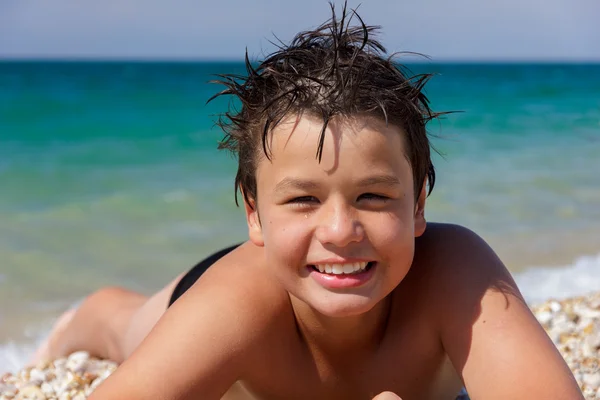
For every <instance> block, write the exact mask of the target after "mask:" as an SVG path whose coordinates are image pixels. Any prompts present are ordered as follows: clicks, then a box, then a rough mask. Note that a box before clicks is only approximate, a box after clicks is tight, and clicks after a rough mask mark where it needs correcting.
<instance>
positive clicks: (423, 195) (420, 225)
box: [415, 179, 427, 237]
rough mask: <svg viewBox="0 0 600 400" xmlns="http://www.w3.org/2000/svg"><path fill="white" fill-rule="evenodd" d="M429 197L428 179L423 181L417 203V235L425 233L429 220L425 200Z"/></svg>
mask: <svg viewBox="0 0 600 400" xmlns="http://www.w3.org/2000/svg"><path fill="white" fill-rule="evenodd" d="M426 199H427V179H425V182H423V186H422V187H421V192H420V193H419V198H418V199H417V202H416V204H415V237H419V236H421V235H422V234H423V233H425V228H427V221H426V220H425V200H426Z"/></svg>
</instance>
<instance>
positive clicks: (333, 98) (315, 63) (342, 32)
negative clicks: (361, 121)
mask: <svg viewBox="0 0 600 400" xmlns="http://www.w3.org/2000/svg"><path fill="white" fill-rule="evenodd" d="M330 5H331V13H332V16H331V18H330V19H329V20H328V21H327V22H325V23H324V24H322V25H321V26H319V27H318V28H316V29H315V30H312V31H306V32H301V33H299V34H297V35H296V36H295V37H294V39H293V40H292V41H291V43H290V44H289V45H286V44H284V43H281V42H280V43H279V44H277V50H276V51H275V52H274V53H272V54H270V55H268V56H267V57H266V58H265V60H264V61H263V62H262V63H260V65H258V66H257V67H254V66H253V65H252V63H251V62H250V60H249V58H248V52H246V72H247V75H245V76H241V75H233V74H226V75H219V78H220V79H219V80H216V81H213V82H216V83H220V84H223V85H225V87H226V88H225V90H223V91H221V92H220V93H218V94H216V95H215V96H213V97H212V98H211V99H210V100H212V99H214V98H215V97H218V96H222V95H233V96H234V97H235V98H237V99H238V100H239V101H240V102H241V109H240V110H237V109H230V110H229V111H227V112H226V113H224V114H223V115H221V117H220V119H219V122H218V125H219V126H220V127H221V128H222V129H223V131H224V132H225V137H224V139H223V141H222V142H221V143H220V145H219V148H220V149H223V148H224V149H229V150H231V151H232V152H233V153H234V154H235V155H236V156H237V158H238V171H237V175H236V178H235V188H236V204H237V190H238V189H241V190H242V192H243V195H244V199H245V201H246V202H247V203H248V204H252V202H251V201H250V200H254V201H257V193H256V167H257V163H258V161H259V160H260V159H261V157H262V156H263V155H264V156H266V157H267V158H268V159H270V149H269V145H268V140H267V138H268V135H269V132H271V130H272V129H273V128H274V127H275V126H277V124H278V123H280V122H281V121H282V119H283V118H285V117H286V116H289V115H291V114H301V113H307V114H310V115H314V116H317V117H322V119H323V128H322V131H321V135H320V137H319V142H318V144H317V147H316V158H317V159H318V160H319V161H320V160H321V155H322V151H323V142H324V137H325V131H326V128H327V124H328V122H329V121H330V120H331V118H332V117H334V116H352V115H358V114H361V115H370V116H375V117H377V118H380V119H382V120H384V121H385V122H386V123H391V124H394V125H396V126H398V127H401V128H402V129H403V130H404V132H405V133H406V138H405V143H406V145H407V146H406V147H407V152H408V154H406V155H405V156H406V157H408V159H409V161H410V164H411V167H412V170H413V178H414V185H415V186H414V190H415V196H417V197H418V195H419V193H420V191H421V187H422V185H423V182H424V180H425V179H426V178H427V180H428V185H429V192H431V190H432V189H433V186H434V183H435V170H434V167H433V164H432V162H431V154H430V144H429V139H428V137H427V132H426V129H425V125H426V124H427V122H429V121H430V120H431V119H433V118H436V117H438V116H439V115H440V113H434V112H432V111H431V109H430V107H429V101H428V99H427V97H426V96H425V95H424V94H423V91H422V90H423V87H424V85H425V84H426V82H427V81H428V80H429V78H430V77H431V75H430V74H420V75H414V76H412V77H407V75H405V73H404V72H403V71H402V67H400V66H398V65H397V63H395V62H394V61H393V55H392V56H387V55H386V50H385V48H384V47H383V46H382V45H381V43H380V42H379V41H377V40H376V39H375V38H374V33H375V32H376V31H377V30H378V29H379V27H377V26H367V25H365V23H364V22H363V20H362V19H361V18H360V16H359V15H358V14H357V13H356V10H351V11H348V10H347V8H346V4H344V6H343V9H342V15H341V16H340V17H339V18H338V17H337V15H336V12H335V6H334V5H333V4H330ZM353 20H357V21H358V24H356V25H351V22H352V21H353ZM210 100H209V101H210ZM261 153H262V154H261Z"/></svg>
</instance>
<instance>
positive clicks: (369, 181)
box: [356, 175, 400, 187]
mask: <svg viewBox="0 0 600 400" xmlns="http://www.w3.org/2000/svg"><path fill="white" fill-rule="evenodd" d="M399 184H400V180H399V179H398V178H397V177H395V176H393V175H374V176H369V177H367V178H364V179H361V180H360V181H358V183H357V184H356V185H357V186H359V187H364V186H374V185H386V186H396V185H399Z"/></svg>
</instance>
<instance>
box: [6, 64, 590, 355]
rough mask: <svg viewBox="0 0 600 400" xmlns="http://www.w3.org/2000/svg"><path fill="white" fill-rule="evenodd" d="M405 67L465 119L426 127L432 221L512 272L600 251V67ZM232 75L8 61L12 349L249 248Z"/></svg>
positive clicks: (188, 67)
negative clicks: (101, 296)
mask: <svg viewBox="0 0 600 400" xmlns="http://www.w3.org/2000/svg"><path fill="white" fill-rule="evenodd" d="M410 68H411V69H412V70H413V71H414V72H437V73H438V76H436V77H435V78H434V79H433V80H432V81H431V83H430V85H429V86H428V89H427V93H428V95H429V97H430V100H431V102H432V106H433V108H434V109H436V110H461V111H462V112H461V113H456V114H452V115H448V116H446V117H445V118H444V119H442V120H441V121H440V122H433V123H431V124H430V126H429V129H430V131H431V133H432V134H433V135H435V136H438V138H435V139H434V144H435V146H436V147H437V148H438V149H439V150H440V151H441V152H442V153H443V154H444V156H443V158H442V157H439V156H436V166H437V170H438V181H437V184H436V188H435V190H434V192H433V194H432V196H431V197H430V198H429V203H428V209H427V217H428V219H429V220H436V221H451V222H457V223H461V224H465V225H467V226H469V227H470V228H472V229H474V230H475V231H477V232H478V233H479V234H481V235H482V236H483V237H484V238H486V239H487V240H488V241H489V242H490V243H491V244H492V246H493V247H494V248H495V249H496V250H497V252H498V253H499V254H500V256H501V258H502V259H503V260H504V261H505V263H506V264H507V265H508V267H509V268H510V269H511V270H512V271H514V272H515V273H518V271H521V270H523V269H527V268H529V269H533V268H537V267H543V266H556V267H560V266H568V265H572V264H574V263H576V260H577V259H578V257H580V256H584V255H591V256H593V255H596V254H598V253H600V65H521V64H514V65H513V64H506V65H496V64H488V65H475V64H470V65H458V64H447V65H445V64H423V65H411V67H410ZM224 72H237V73H242V72H243V65H242V64H241V63H216V62H215V63H60V62H52V63H42V62H5V63H0V346H1V345H2V343H7V342H8V341H9V340H14V341H17V342H20V341H21V342H23V341H24V342H26V341H27V340H29V339H30V338H31V337H32V335H33V336H35V332H38V331H37V330H36V329H38V328H39V327H37V325H36V324H39V325H40V326H45V325H44V324H45V323H46V322H47V320H48V319H50V318H52V317H54V316H55V315H56V314H57V313H58V312H59V311H60V310H61V309H63V308H64V307H65V306H66V305H68V304H70V303H71V302H73V301H75V300H77V299H79V298H81V296H83V295H84V294H85V293H88V292H89V291H90V290H93V289H95V288H98V287H100V286H102V285H106V284H121V285H126V286H129V287H132V288H135V289H138V290H141V291H143V292H146V293H149V292H151V291H152V290H155V289H157V288H159V287H161V286H162V285H164V284H165V283H166V282H167V281H169V280H170V279H172V278H173V277H174V276H176V275H177V274H179V273H180V272H182V271H183V270H185V269H186V268H187V267H188V266H190V265H191V264H192V263H194V262H196V261H197V260H198V259H200V258H201V257H203V256H205V255H207V254H208V253H210V252H211V251H214V250H215V249H217V248H219V247H221V246H225V245H228V244H231V243H232V242H235V241H239V240H243V239H244V238H245V236H246V228H245V223H244V219H243V214H242V211H241V210H239V209H237V208H236V206H235V204H234V201H233V178H234V172H235V160H233V159H232V157H231V156H230V155H228V154H227V153H223V152H218V151H217V150H216V144H217V142H218V140H219V139H220V137H221V133H220V131H219V130H218V129H217V128H216V127H214V126H213V125H214V121H215V117H214V115H215V114H217V113H219V112H221V111H223V110H224V109H225V107H226V106H227V102H226V101H224V100H219V101H216V102H214V103H211V104H209V105H208V106H207V105H205V102H206V100H207V99H208V98H209V97H210V96H212V95H213V94H214V93H215V92H216V91H218V90H219V89H220V88H219V87H218V86H216V85H212V84H208V83H207V82H208V81H209V80H210V79H212V76H211V75H212V74H216V73H224ZM590 265H593V266H594V267H590V268H589V269H586V270H585V271H588V270H589V271H593V270H594V268H600V264H598V265H596V264H594V263H592V264H590ZM589 271H588V272H582V274H587V273H589V274H591V275H593V276H597V275H598V273H595V274H594V272H589ZM580 277H581V279H582V280H587V281H589V278H590V277H589V276H583V275H581V276H580ZM536 290H537V289H536ZM40 329H41V328H40ZM0 353H1V352H0ZM0 358H1V357H0ZM1 366H2V360H1V359H0V367H1Z"/></svg>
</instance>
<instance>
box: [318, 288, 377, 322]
mask: <svg viewBox="0 0 600 400" xmlns="http://www.w3.org/2000/svg"><path fill="white" fill-rule="evenodd" d="M379 301H380V300H375V299H374V298H372V297H368V296H364V295H358V294H348V293H344V294H341V293H340V294H338V293H332V294H331V295H330V296H326V297H321V298H320V299H318V300H316V299H315V300H313V301H309V302H307V304H308V305H309V306H310V307H311V308H313V309H314V310H315V311H317V312H318V313H319V314H322V315H324V316H326V317H330V318H344V317H354V316H357V315H361V314H365V313H367V312H369V311H370V310H371V309H373V307H375V306H376V305H377V303H379Z"/></svg>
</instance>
